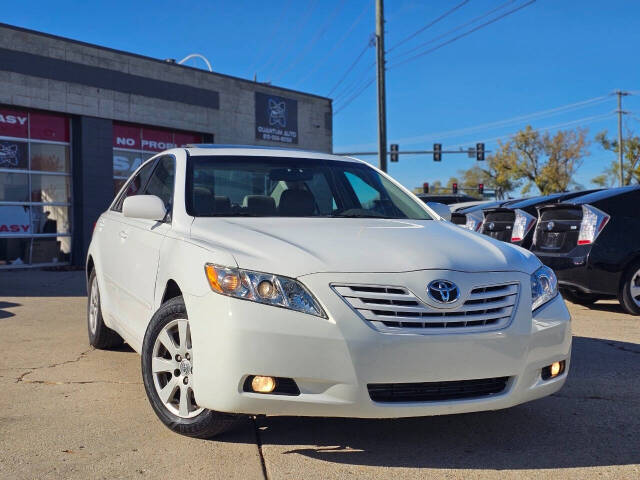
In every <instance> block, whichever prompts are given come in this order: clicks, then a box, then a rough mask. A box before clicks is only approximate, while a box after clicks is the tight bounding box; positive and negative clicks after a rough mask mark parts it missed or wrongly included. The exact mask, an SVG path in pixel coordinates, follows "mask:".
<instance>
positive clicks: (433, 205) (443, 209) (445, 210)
mask: <svg viewBox="0 0 640 480" xmlns="http://www.w3.org/2000/svg"><path fill="white" fill-rule="evenodd" d="M134 198H135V197H134ZM125 202H126V200H125ZM427 206H428V207H429V208H430V209H431V210H433V211H434V212H436V213H437V214H438V215H439V216H441V217H442V218H444V219H445V220H446V221H448V222H450V221H451V209H450V208H449V205H445V204H444V203H439V202H427Z"/></svg>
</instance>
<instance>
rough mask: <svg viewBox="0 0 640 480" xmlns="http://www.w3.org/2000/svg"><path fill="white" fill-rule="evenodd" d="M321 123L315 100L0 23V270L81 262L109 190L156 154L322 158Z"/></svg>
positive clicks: (326, 141)
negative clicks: (258, 148)
mask: <svg viewBox="0 0 640 480" xmlns="http://www.w3.org/2000/svg"><path fill="white" fill-rule="evenodd" d="M185 53H188V52H185ZM331 120H332V113H331V100H330V99H328V98H325V97H321V96H317V95H311V94H306V93H301V92H297V91H293V90H288V89H284V88H277V87H273V86H271V85H267V84H263V83H257V82H253V81H249V80H245V79H241V78H236V77H231V76H228V75H222V74H219V73H212V72H209V71H204V70H200V69H197V68H192V67H188V66H183V65H178V64H176V63H175V61H171V60H162V59H154V58H149V57H144V56H141V55H136V54H132V53H127V52H122V51H117V50H113V49H110V48H105V47H101V46H97V45H90V44H87V43H83V42H78V41H74V40H69V39H66V38H62V37H57V36H53V35H48V34H44V33H41V32H36V31H32V30H26V29H22V28H18V27H14V26H10V25H4V24H0V270H3V269H12V268H28V267H38V266H40V267H41V266H55V265H82V264H83V262H84V258H85V255H86V251H87V247H88V243H89V241H90V239H91V233H92V229H93V225H94V223H95V221H96V219H97V218H98V216H99V215H100V213H101V212H102V211H104V210H105V209H106V207H107V206H108V205H109V203H110V202H111V200H112V199H113V196H114V192H116V191H117V190H118V189H119V187H120V186H121V185H122V183H123V182H124V181H125V180H126V178H127V177H128V176H129V175H130V174H131V173H132V172H133V171H134V170H135V169H136V168H137V167H138V166H139V165H140V163H141V162H143V161H144V160H145V159H147V158H149V157H151V156H152V155H154V154H155V153H157V152H159V151H162V150H164V149H167V148H172V147H175V146H183V145H186V144H190V143H202V142H206V143H221V144H241V145H265V146H270V147H274V146H277V147H295V148H303V149H308V150H315V151H321V152H330V151H331V150H332V124H331Z"/></svg>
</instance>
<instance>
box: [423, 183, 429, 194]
mask: <svg viewBox="0 0 640 480" xmlns="http://www.w3.org/2000/svg"><path fill="white" fill-rule="evenodd" d="M422 193H429V182H424V183H423V184H422Z"/></svg>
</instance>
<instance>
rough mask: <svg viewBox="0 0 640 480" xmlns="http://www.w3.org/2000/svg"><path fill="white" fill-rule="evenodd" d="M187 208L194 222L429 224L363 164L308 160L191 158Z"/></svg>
mask: <svg viewBox="0 0 640 480" xmlns="http://www.w3.org/2000/svg"><path fill="white" fill-rule="evenodd" d="M186 204H187V211H188V213H189V214H190V215H192V216H195V217H217V216H220V217H242V216H249V217H341V218H405V219H414V220H431V217H430V216H429V214H428V213H427V212H426V211H425V210H424V209H423V208H421V207H420V205H419V204H418V203H417V202H416V201H415V200H414V199H413V198H411V197H410V196H409V195H407V194H406V193H405V192H403V191H402V190H401V189H400V188H399V187H398V186H396V185H395V184H394V183H392V182H391V181H389V180H388V179H387V178H385V177H383V176H382V175H380V174H379V173H378V172H377V171H375V170H374V169H373V168H371V167H369V166H367V165H366V164H364V163H359V162H352V161H335V160H323V159H308V158H282V157H254V156H247V157H242V156H200V155H199V156H191V157H189V161H188V167H187V185H186Z"/></svg>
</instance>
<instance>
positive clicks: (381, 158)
mask: <svg viewBox="0 0 640 480" xmlns="http://www.w3.org/2000/svg"><path fill="white" fill-rule="evenodd" d="M376 60H377V64H378V75H377V77H378V167H379V168H380V170H382V171H383V172H386V171H387V103H386V102H387V99H386V93H385V81H384V80H385V72H384V70H385V63H384V6H383V0H376Z"/></svg>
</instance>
